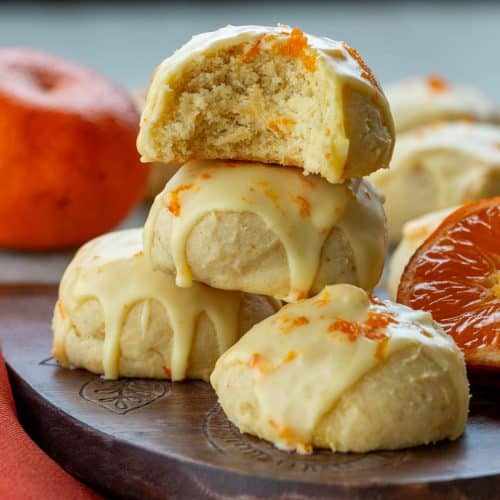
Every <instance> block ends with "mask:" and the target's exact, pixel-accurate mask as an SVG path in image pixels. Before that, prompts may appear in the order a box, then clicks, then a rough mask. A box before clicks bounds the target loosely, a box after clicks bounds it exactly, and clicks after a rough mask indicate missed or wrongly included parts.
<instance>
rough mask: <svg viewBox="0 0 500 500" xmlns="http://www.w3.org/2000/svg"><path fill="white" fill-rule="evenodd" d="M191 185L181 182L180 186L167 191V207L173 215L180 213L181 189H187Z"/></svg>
mask: <svg viewBox="0 0 500 500" xmlns="http://www.w3.org/2000/svg"><path fill="white" fill-rule="evenodd" d="M192 187H193V185H192V184H182V185H181V186H179V187H176V188H175V189H173V190H172V191H169V192H168V201H167V209H168V211H169V212H170V213H171V214H172V215H174V216H175V217H179V215H180V214H181V201H180V193H182V191H187V190H188V189H191V188H192Z"/></svg>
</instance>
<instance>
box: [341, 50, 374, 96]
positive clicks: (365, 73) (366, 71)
mask: <svg viewBox="0 0 500 500" xmlns="http://www.w3.org/2000/svg"><path fill="white" fill-rule="evenodd" d="M344 48H345V49H346V50H347V52H349V54H350V55H351V57H352V58H353V59H355V60H356V62H357V63H358V64H359V66H360V67H361V77H362V78H364V79H365V80H368V81H369V82H370V83H371V84H372V85H373V86H374V87H375V88H377V89H380V85H379V83H378V81H377V79H376V78H375V75H374V74H373V72H372V70H371V69H370V68H369V67H368V65H367V64H366V63H365V61H364V59H363V58H362V57H361V56H360V54H359V52H358V51H357V50H356V49H355V48H353V47H351V46H350V45H347V43H344Z"/></svg>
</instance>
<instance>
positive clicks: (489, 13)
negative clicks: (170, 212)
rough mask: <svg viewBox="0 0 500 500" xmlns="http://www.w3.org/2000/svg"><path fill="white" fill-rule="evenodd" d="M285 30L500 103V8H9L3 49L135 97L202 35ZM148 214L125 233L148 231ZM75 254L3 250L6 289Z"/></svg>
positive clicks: (390, 75)
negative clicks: (28, 53) (45, 59)
mask: <svg viewBox="0 0 500 500" xmlns="http://www.w3.org/2000/svg"><path fill="white" fill-rule="evenodd" d="M278 22H282V23H287V24H290V25H299V26H301V27H302V29H304V30H305V31H310V32H313V33H317V34H320V35H326V36H330V37H332V38H337V39H344V40H346V41H348V42H350V43H351V44H352V45H354V46H355V47H357V48H358V49H359V50H360V52H361V53H362V54H363V55H364V56H365V57H366V59H367V61H368V63H369V64H370V65H371V66H372V67H373V68H374V70H375V72H376V74H377V76H378V77H379V79H380V80H381V81H382V82H390V81H394V80H397V79H399V78H403V77H405V76H408V75H411V74H428V73H439V74H442V75H444V76H446V77H448V78H450V79H452V80H456V81H468V82H471V83H473V84H475V85H478V86H479V87H481V88H483V89H484V90H485V91H486V92H488V93H489V94H490V95H491V96H492V97H493V98H494V99H496V100H497V101H498V102H500V71H495V70H494V66H493V63H494V62H495V61H497V59H498V47H500V29H499V28H500V2H498V3H493V2H492V3H488V2H469V3H465V2H458V3H457V2H453V3H452V2H369V3H366V2H333V1H331V2H318V1H314V0H312V1H308V2H273V1H267V2H259V1H258V0H256V1H252V2H237V1H233V2H227V1H220V2H206V3H201V2H189V3H188V2H183V3H172V2H165V3H144V2H137V3H135V4H134V3H126V4H124V3H119V2H114V3H99V4H97V3H92V2H82V3H72V2H54V3H52V2H41V3H38V4H30V3H24V2H17V3H15V4H14V3H13V4H9V5H7V4H3V3H2V4H0V46H33V47H39V48H42V49H45V50H48V51H50V52H53V53H55V54H57V55H59V56H62V57H66V58H70V59H73V60H76V61H79V62H81V63H83V64H86V65H88V66H91V67H93V68H95V69H96V70H98V71H99V72H101V73H103V74H105V75H108V76H109V77H111V78H113V79H114V80H116V81H117V82H119V83H121V84H122V85H123V86H125V87H127V88H130V89H133V88H137V87H141V86H144V85H146V84H147V82H148V81H149V77H150V75H151V73H152V70H153V68H154V67H155V66H156V65H157V64H158V63H159V62H160V61H161V60H162V59H163V58H164V57H165V56H167V55H168V54H170V53H171V52H172V51H173V50H175V49H176V48H177V47H179V45H181V44H182V43H184V42H185V41H187V40H188V39H189V37H190V36H191V35H193V34H195V33H198V32H201V31H207V30H212V29H216V28H218V27H220V26H223V25H225V24H229V23H231V24H252V23H253V24H276V23H278ZM145 213H146V209H145V208H144V207H142V208H140V209H139V210H138V211H136V212H135V213H134V214H133V215H132V216H131V217H130V218H129V219H127V221H125V223H124V226H126V227H131V226H140V225H141V224H142V222H143V220H144V217H145ZM71 255H72V252H63V253H48V254H17V253H11V252H1V251H0V283H1V282H3V283H5V282H44V283H45V282H57V281H58V280H59V278H60V276H61V273H62V271H63V269H64V267H65V266H66V264H67V263H68V261H69V259H70V258H71Z"/></svg>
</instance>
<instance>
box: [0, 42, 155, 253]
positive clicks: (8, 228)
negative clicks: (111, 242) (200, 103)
mask: <svg viewBox="0 0 500 500" xmlns="http://www.w3.org/2000/svg"><path fill="white" fill-rule="evenodd" d="M138 124H139V116H138V113H137V110H136V107H135V106H134V103H133V102H132V100H131V98H130V97H129V95H128V93H127V92H126V91H124V90H123V89H121V88H120V87H118V86H117V85H115V84H114V83H113V82H111V81H109V80H108V79H106V78H103V77H102V76H100V75H98V74H96V73H95V72H94V71H91V70H89V69H87V68H84V67H82V66H79V65H77V64H74V63H71V62H67V61H64V60H61V59H59V58H56V57H54V56H51V55H49V54H46V53H44V52H40V51H37V50H32V49H22V48H4V49H0V247H4V248H12V249H32V250H33V249H34V250H44V249H56V248H64V247H71V246H76V245H80V244H81V243H83V242H84V241H86V240H88V239H90V238H92V237H94V236H97V235H99V234H101V233H104V232H106V231H109V230H110V229H112V228H113V227H114V226H116V224H118V223H119V222H120V221H121V220H122V219H123V218H124V217H125V216H126V215H127V214H128V213H129V212H130V210H131V209H132V208H133V206H134V205H135V204H136V202H137V201H138V200H139V199H140V198H141V195H142V193H143V192H144V186H145V183H146V179H147V176H148V168H147V167H146V166H145V165H141V164H140V162H139V156H138V153H137V151H136V147H135V141H136V136H137V132H138V126H139V125H138Z"/></svg>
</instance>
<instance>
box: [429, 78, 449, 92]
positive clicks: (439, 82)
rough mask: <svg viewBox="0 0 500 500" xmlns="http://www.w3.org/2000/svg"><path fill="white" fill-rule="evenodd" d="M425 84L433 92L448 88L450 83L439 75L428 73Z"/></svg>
mask: <svg viewBox="0 0 500 500" xmlns="http://www.w3.org/2000/svg"><path fill="white" fill-rule="evenodd" d="M427 85H428V86H429V88H430V89H431V90H432V91H434V92H444V91H445V90H448V89H449V88H450V84H449V83H448V82H447V81H446V80H445V79H444V78H443V77H441V76H439V75H429V76H428V77H427Z"/></svg>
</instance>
